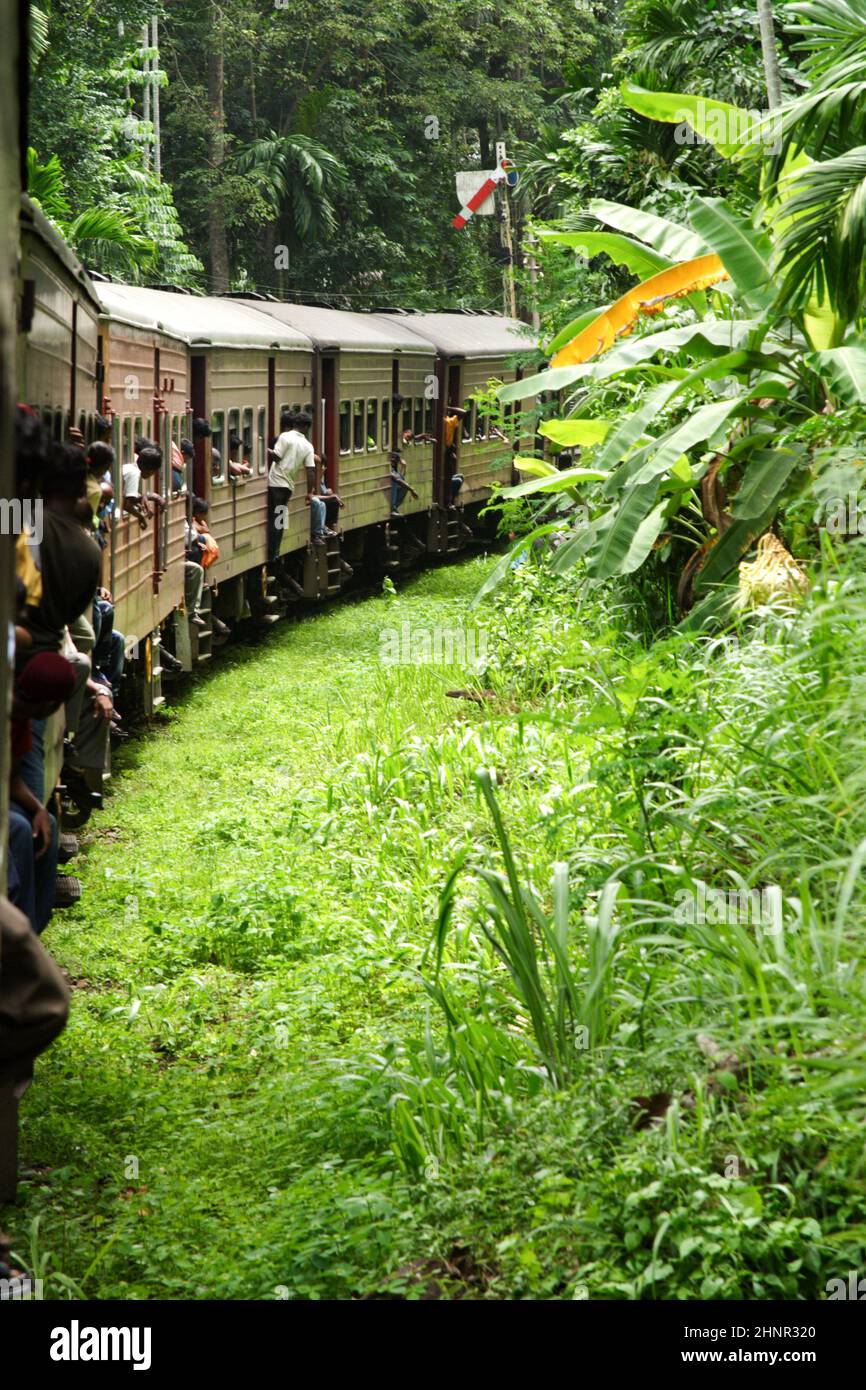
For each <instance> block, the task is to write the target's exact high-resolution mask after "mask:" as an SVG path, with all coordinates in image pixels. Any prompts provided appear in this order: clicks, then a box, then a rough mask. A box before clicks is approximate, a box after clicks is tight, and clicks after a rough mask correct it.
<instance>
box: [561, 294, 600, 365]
mask: <svg viewBox="0 0 866 1390" xmlns="http://www.w3.org/2000/svg"><path fill="white" fill-rule="evenodd" d="M606 308H607V305H606V304H602V305H600V306H599V308H598V309H584V311H583V313H582V314H578V316H577V318H576V319H572V320H571V323H567V324H566V325H565V327H564V328H560V330H559V332H558V333H557V335H556V337H555V338H551V340H550V342H549V343H548V344H547V352H548V353H551V354H552V353H554V352H558V351H559V349H560V348H561V347H565V345H566V343H570V342H571V340H572V338H576V337H577V335H578V333H579V332H580V331H581V329H583V328H586V325H587V324H588V323H592V321H593V319H597V318H598V316H599V314H603V313H604V311H605V309H606Z"/></svg>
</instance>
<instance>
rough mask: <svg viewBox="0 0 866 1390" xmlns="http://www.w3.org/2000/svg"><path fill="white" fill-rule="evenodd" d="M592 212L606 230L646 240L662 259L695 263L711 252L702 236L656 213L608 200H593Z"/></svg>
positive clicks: (591, 203) (590, 206) (590, 207)
mask: <svg viewBox="0 0 866 1390" xmlns="http://www.w3.org/2000/svg"><path fill="white" fill-rule="evenodd" d="M589 211H590V212H591V213H592V215H593V217H596V218H598V220H599V222H603V223H604V224H605V226H606V227H614V228H616V230H617V231H618V232H624V233H625V235H626V236H630V237H637V238H638V240H639V241H645V242H646V243H647V245H649V246H651V247H652V248H653V250H654V251H656V252H658V254H659V255H660V256H666V257H667V258H668V259H669V260H671V261H693V260H696V259H697V257H698V256H705V255H706V254H707V252H708V251H709V250H710V248H709V246H707V245H706V244H705V243H704V242H703V241H702V240H701V238H700V237H699V236H697V235H696V234H695V233H694V232H690V231H689V229H688V227H681V226H680V224H679V223H678V222H669V221H668V219H667V218H666V217H658V216H657V215H656V214H655V213H654V212H644V211H643V209H642V208H631V207H629V206H628V204H627V203H612V202H610V201H609V200H608V199H607V198H593V199H592V200H591V202H590V204H589Z"/></svg>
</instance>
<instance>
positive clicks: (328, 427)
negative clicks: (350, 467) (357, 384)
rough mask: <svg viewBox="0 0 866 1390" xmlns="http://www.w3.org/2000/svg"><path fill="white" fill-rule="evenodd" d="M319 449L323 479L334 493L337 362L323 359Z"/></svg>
mask: <svg viewBox="0 0 866 1390" xmlns="http://www.w3.org/2000/svg"><path fill="white" fill-rule="evenodd" d="M319 392H320V397H319V449H320V452H321V454H322V458H323V459H324V461H325V479H326V481H327V484H328V486H329V487H330V488H333V490H334V492H337V491H338V490H339V483H340V450H339V445H338V440H337V362H336V358H334V357H323V358H321V361H320V373H319Z"/></svg>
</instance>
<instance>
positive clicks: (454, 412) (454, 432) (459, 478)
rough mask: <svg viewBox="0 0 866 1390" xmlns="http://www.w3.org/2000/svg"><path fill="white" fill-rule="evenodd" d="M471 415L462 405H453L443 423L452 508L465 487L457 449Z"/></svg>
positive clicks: (449, 497) (449, 498) (446, 472)
mask: <svg viewBox="0 0 866 1390" xmlns="http://www.w3.org/2000/svg"><path fill="white" fill-rule="evenodd" d="M468 414H469V411H468V410H464V408H463V407H462V406H460V405H451V406H449V407H448V409H447V410H446V413H445V419H444V421H443V438H444V440H445V474H446V477H447V478H448V479H449V484H448V486H449V496H448V502H449V505H450V506H452V507H453V506H454V504H455V503H456V501H457V495H458V493H459V492H460V489H461V487H462V486H463V474H462V473H460V472H458V462H457V448H458V444H459V442H460V427H461V425H462V422H463V421H464V420H465V419H466V416H467V415H468Z"/></svg>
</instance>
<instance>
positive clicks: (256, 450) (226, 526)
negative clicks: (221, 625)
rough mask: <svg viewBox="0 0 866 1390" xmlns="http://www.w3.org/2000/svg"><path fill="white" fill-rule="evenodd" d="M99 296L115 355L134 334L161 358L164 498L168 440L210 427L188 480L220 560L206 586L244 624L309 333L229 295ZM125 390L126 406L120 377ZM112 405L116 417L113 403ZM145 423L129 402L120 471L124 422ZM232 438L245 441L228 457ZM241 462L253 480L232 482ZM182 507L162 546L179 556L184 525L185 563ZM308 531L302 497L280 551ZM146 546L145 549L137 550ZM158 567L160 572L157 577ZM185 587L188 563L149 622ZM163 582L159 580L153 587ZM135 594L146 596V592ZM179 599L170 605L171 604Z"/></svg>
mask: <svg viewBox="0 0 866 1390" xmlns="http://www.w3.org/2000/svg"><path fill="white" fill-rule="evenodd" d="M98 292H99V295H100V299H101V301H102V305H103V309H104V312H105V318H106V325H107V335H108V343H109V348H108V351H109V353H110V352H112V351H113V349H112V347H111V344H112V342H113V341H115V340H116V341H117V342H118V343H122V344H123V345H124V351H128V342H129V339H130V334H132V333H134V334H135V335H136V338H137V340H138V341H139V342H146V343H147V344H148V345H149V350H151V351H152V352H153V353H154V365H155V368H156V375H155V376H154V381H155V382H158V391H157V393H156V394H155V396H154V406H155V409H156V411H157V413H158V416H159V421H160V425H159V427H156V426H155V427H154V432H155V434H156V435H157V436H158V437H159V440H160V442H161V443H162V444H163V450H164V455H165V465H164V466H165V468H166V470H167V473H166V479H165V480H164V484H165V486H164V491H165V490H167V489H168V487H170V482H169V481H168V480H169V479H170V471H168V470H169V469H170V462H169V459H168V447H167V446H168V445H169V444H170V439H175V440H176V441H177V440H179V438H180V434H181V433H183V434H187V435H190V436H191V435H193V433H194V432H193V426H192V421H193V419H203V420H206V421H207V422H208V423H209V425H210V427H211V435H210V437H209V438H204V437H197V438H195V440H194V447H195V460H194V465H193V476H192V478H191V479H189V480H188V486H189V488H190V490H191V491H194V492H195V494H196V495H197V496H199V497H203V498H205V499H206V500H207V501H208V502H209V503H210V529H211V530H212V532H213V534H214V535H215V536H216V538H217V541H218V544H219V547H220V558H219V560H218V561H217V563H216V564H215V565H214V566H213V568H212V569H211V570H210V571H209V572H208V578H209V581H210V582H211V583H212V584H213V585H217V586H219V589H220V604H221V611H224V612H225V614H226V615H227V616H234V617H239V616H241V613H242V612H243V611H244V601H245V600H244V592H245V590H244V578H245V576H247V575H248V574H250V573H251V572H253V571H255V570H256V569H259V570H260V571H263V567H264V565H265V563H266V561H267V529H266V524H265V523H266V510H267V508H266V497H265V493H266V488H267V470H268V459H267V448H268V444H269V442H270V440H271V439H272V438H273V436H274V434H275V433H276V424H275V421H276V412H277V403H278V401H279V400H280V399H282V398H283V397H285V398H288V399H292V400H295V399H297V398H299V397H300V399H302V400H304V399H306V398H308V397H309V396H310V394H311V392H312V378H313V347H312V343H311V342H310V340H309V339H308V338H307V337H305V336H304V335H303V334H302V333H299V332H297V331H295V330H293V329H291V328H290V327H287V326H285V325H283V324H279V323H277V322H276V321H274V320H273V319H270V318H268V317H267V316H265V315H262V314H259V313H257V312H256V310H255V309H252V308H250V307H248V306H247V305H245V304H240V303H235V302H234V301H231V300H228V299H224V298H223V299H221V298H216V297H207V296H198V295H185V294H182V293H179V292H175V291H169V290H153V289H146V288H141V287H139V286H129V285H116V284H110V283H101V284H100V285H99V287H98ZM169 345H170V346H169ZM168 354H170V356H169V355H168ZM181 358H182V359H183V360H182V362H181V360H180V359H181ZM167 363H170V365H171V366H172V367H173V368H175V369H176V370H175V375H174V377H170V376H168V375H167V374H166V372H165V370H164V369H165V366H166V364H167ZM126 365H128V364H127V363H124V366H126ZM133 375H134V373H133ZM119 386H120V390H121V399H123V379H122V378H121V379H120V380H119ZM112 403H113V404H114V406H115V409H117V401H115V399H114V397H113V396H112ZM150 418H151V417H150V416H147V415H146V414H144V412H143V411H142V412H139V413H137V414H134V413H133V411H132V409H131V407H128V406H127V405H126V403H125V402H124V417H123V420H124V423H123V429H122V431H121V434H120V444H119V459H118V467H120V466H121V465H122V463H123V462H126V461H128V460H129V459H130V458H131V457H132V453H131V444H132V438H133V437H134V432H133V435H132V436H131V435H130V430H129V425H128V422H129V421H130V420H134V421H138V420H139V419H141V421H142V422H143V423H144V422H146V421H148V420H149V419H150ZM179 422H180V423H179ZM145 433H147V430H145ZM169 436H170V438H169ZM234 438H236V439H237V440H238V441H240V443H239V444H238V445H236V446H235V447H234V448H233V447H232V444H231V441H232V439H234ZM244 445H246V446H247V450H246V451H245V450H244V447H243V446H244ZM245 457H246V458H247V459H248V461H249V464H250V466H251V468H252V472H251V473H250V474H249V475H233V474H232V471H231V463H232V461H234V462H237V463H241V462H243V460H244V458H245ZM185 505H186V504H185V502H183V501H182V500H180V499H176V498H175V499H172V500H171V501H170V503H169V507H168V516H169V522H168V526H169V538H168V543H167V546H168V552H169V553H170V554H171V556H172V557H174V556H175V553H176V540H175V524H176V522H177V523H178V524H179V526H180V530H179V531H178V534H179V535H180V538H181V539H180V547H181V549H180V554H179V556H178V558H182V519H183V512H184V508H185ZM120 524H121V526H122V527H123V528H124V531H125V533H127V535H126V536H124V537H122V540H123V539H126V541H127V543H128V544H129V545H133V544H135V533H136V531H138V523H137V521H136V520H135V519H134V518H127V519H125V520H124V521H123V522H122V523H120ZM164 525H165V522H164V520H163V521H162V522H161V526H162V527H164ZM155 529H160V528H155ZM308 534H309V511H308V510H307V509H306V508H305V507H304V504H303V497H301V498H299V499H298V500H297V501H296V502H295V503H293V507H292V513H291V515H290V518H289V525H288V527H287V528H286V530H285V532H284V535H283V540H282V548H283V550H284V551H288V550H293V549H296V548H298V547H300V546H302V545H303V544H304V543H305V541H306V539H307V537H308ZM144 544H146V542H142V541H140V540H139V541H138V545H139V546H142V545H144ZM158 569H159V567H158V566H156V565H155V566H154V576H156V575H157V572H158ZM141 578H142V576H141V575H139V580H140V579H141ZM182 582H183V565H182V564H180V563H178V564H176V565H174V567H173V568H172V569H171V570H170V578H169V580H168V583H167V585H165V587H163V584H162V583H161V582H160V583H159V588H160V589H162V590H163V597H161V598H160V599H159V601H158V602H157V603H155V604H154V605H153V606H152V608H151V617H152V618H154V619H155V620H156V621H155V622H154V623H153V624H152V626H153V627H155V626H157V625H158V623H159V622H161V621H163V620H164V618H165V617H166V616H167V615H168V613H170V612H171V611H172V609H173V608H174V607H176V606H177V604H178V603H179V602H180V595H181V587H179V586H182ZM157 583H158V581H157V578H156V577H155V578H154V587H156V586H157ZM138 588H139V592H143V585H141V584H139V586H138ZM175 591H176V592H175ZM172 597H173V600H174V601H173V602H169V599H170V598H172Z"/></svg>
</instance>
